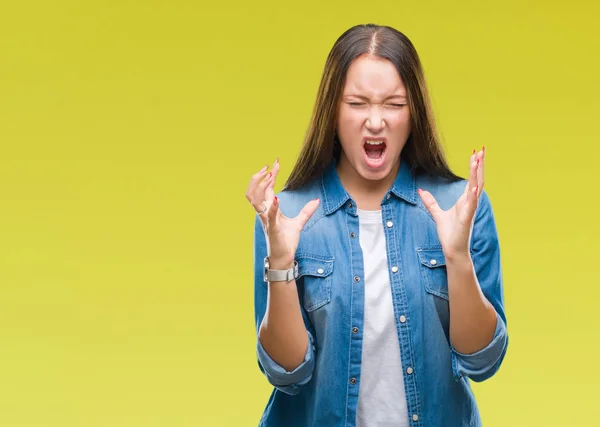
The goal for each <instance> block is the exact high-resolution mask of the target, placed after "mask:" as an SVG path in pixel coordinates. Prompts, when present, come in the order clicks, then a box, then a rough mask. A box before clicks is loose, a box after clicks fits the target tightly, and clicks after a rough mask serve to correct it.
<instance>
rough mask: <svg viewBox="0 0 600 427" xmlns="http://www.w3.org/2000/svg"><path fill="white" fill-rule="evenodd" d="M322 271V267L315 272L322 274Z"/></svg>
mask: <svg viewBox="0 0 600 427" xmlns="http://www.w3.org/2000/svg"><path fill="white" fill-rule="evenodd" d="M324 271H325V270H323V269H322V268H319V269H318V270H317V273H319V274H323V272H324Z"/></svg>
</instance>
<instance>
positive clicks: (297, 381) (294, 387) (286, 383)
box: [256, 331, 315, 394]
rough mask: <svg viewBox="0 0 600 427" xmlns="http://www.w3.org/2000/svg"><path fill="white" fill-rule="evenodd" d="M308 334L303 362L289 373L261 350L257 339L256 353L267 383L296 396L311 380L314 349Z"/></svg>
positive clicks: (311, 338)
mask: <svg viewBox="0 0 600 427" xmlns="http://www.w3.org/2000/svg"><path fill="white" fill-rule="evenodd" d="M306 332H307V334H308V348H307V350H306V354H305V355H304V361H303V362H302V363H301V364H300V365H299V366H298V367H296V369H294V370H293V371H291V372H288V371H286V370H285V369H284V368H283V367H282V366H280V365H279V364H278V363H277V362H275V361H274V360H273V359H271V357H270V356H269V355H268V354H267V352H266V351H265V349H264V348H263V346H262V344H261V342H260V339H258V337H257V340H256V341H257V345H256V353H257V357H258V362H259V365H260V367H261V370H262V371H263V373H264V374H265V376H266V377H267V379H268V380H269V383H271V385H273V386H274V387H276V388H278V389H279V390H281V391H283V392H284V393H287V394H298V393H299V392H300V390H299V389H300V387H302V386H303V385H305V384H307V383H308V382H309V381H310V379H311V378H312V373H313V369H314V366H315V357H314V354H315V348H314V341H313V337H312V334H311V333H310V332H308V331H306Z"/></svg>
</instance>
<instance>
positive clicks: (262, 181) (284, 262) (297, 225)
mask: <svg viewBox="0 0 600 427" xmlns="http://www.w3.org/2000/svg"><path fill="white" fill-rule="evenodd" d="M278 160H279V159H278ZM278 160H275V163H274V164H273V169H272V170H271V172H267V171H268V169H269V166H268V165H267V166H265V167H264V168H262V169H261V170H260V171H258V172H257V173H255V174H254V175H253V176H252V179H251V180H250V184H249V185H248V189H247V190H246V199H248V201H249V202H250V204H251V205H252V206H253V207H254V210H255V211H256V212H257V213H258V215H259V217H260V220H261V222H262V225H263V230H264V231H265V236H266V240H267V253H268V254H269V264H270V267H271V268H272V269H274V270H280V269H281V270H283V269H287V268H291V267H292V266H293V265H294V256H295V255H296V249H297V248H298V243H299V242H300V233H301V232H302V229H303V228H304V226H305V225H306V223H307V222H308V220H309V219H310V217H311V216H312V215H313V214H314V213H315V211H316V210H317V207H318V206H319V199H314V200H311V201H310V202H308V203H307V204H306V205H304V207H303V208H302V210H301V211H300V213H299V214H298V215H297V216H296V217H295V218H288V217H286V216H285V215H283V214H282V213H281V211H280V210H279V199H278V198H277V197H276V196H275V192H274V190H273V187H274V186H275V181H276V179H277V173H278V172H279V161H278Z"/></svg>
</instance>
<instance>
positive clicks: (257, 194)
mask: <svg viewBox="0 0 600 427" xmlns="http://www.w3.org/2000/svg"><path fill="white" fill-rule="evenodd" d="M273 176H274V174H273V171H271V172H269V173H268V174H267V176H266V177H265V179H264V180H263V181H262V182H260V183H259V184H258V186H257V187H256V190H254V195H253V198H254V200H256V201H257V203H261V202H269V203H270V202H272V201H273V198H272V197H271V199H269V197H267V194H266V193H267V189H268V187H269V186H270V185H271V183H272V182H273Z"/></svg>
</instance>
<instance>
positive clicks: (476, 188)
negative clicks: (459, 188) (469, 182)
mask: <svg viewBox="0 0 600 427" xmlns="http://www.w3.org/2000/svg"><path fill="white" fill-rule="evenodd" d="M477 190H479V185H478V186H476V187H475V192H476V193H477Z"/></svg>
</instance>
